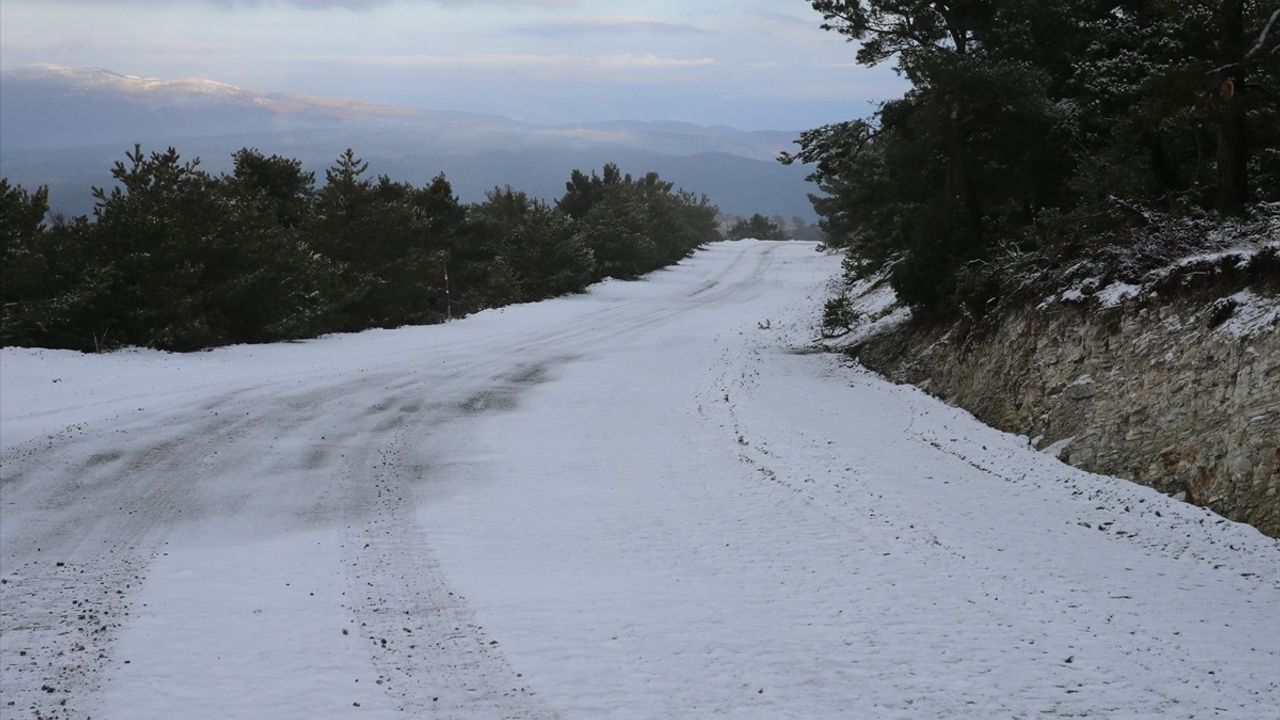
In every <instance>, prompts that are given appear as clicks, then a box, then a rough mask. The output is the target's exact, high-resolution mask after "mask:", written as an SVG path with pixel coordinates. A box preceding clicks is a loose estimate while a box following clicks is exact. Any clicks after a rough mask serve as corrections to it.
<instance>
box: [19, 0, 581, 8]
mask: <svg viewBox="0 0 1280 720" xmlns="http://www.w3.org/2000/svg"><path fill="white" fill-rule="evenodd" d="M6 1H7V2H13V3H15V4H22V3H26V4H32V5H93V6H95V7H102V6H103V5H106V4H108V3H104V2H103V1H102V0H6ZM580 2H581V0H111V2H110V3H109V4H112V5H117V6H134V7H137V6H177V5H212V6H214V7H222V8H228V9H231V8H246V7H270V6H286V7H294V8H301V9H303V10H330V9H334V8H338V9H344V10H371V9H373V8H375V7H381V6H385V5H397V4H398V5H435V6H437V7H478V6H489V7H572V6H576V5H578V4H579V3H580Z"/></svg>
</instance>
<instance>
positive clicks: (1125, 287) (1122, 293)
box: [1096, 280, 1142, 308]
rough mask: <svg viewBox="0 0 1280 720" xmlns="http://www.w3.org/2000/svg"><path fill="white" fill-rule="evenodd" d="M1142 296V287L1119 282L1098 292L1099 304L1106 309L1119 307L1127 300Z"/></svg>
mask: <svg viewBox="0 0 1280 720" xmlns="http://www.w3.org/2000/svg"><path fill="white" fill-rule="evenodd" d="M1141 294H1142V286H1141V285H1132V284H1130V283H1127V282H1123V281H1120V280H1117V281H1115V282H1113V283H1111V284H1110V285H1108V286H1106V287H1104V288H1102V290H1100V291H1098V294H1097V296H1096V297H1097V298H1098V303H1099V304H1100V305H1101V306H1102V307H1104V308H1113V307H1118V306H1119V305H1120V304H1121V303H1123V302H1124V301H1125V300H1129V299H1130V298H1135V297H1138V296H1139V295H1141Z"/></svg>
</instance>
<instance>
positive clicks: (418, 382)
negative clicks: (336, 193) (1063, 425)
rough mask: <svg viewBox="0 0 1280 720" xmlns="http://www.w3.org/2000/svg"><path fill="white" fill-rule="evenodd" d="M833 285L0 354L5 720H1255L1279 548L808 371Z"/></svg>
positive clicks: (753, 276)
mask: <svg viewBox="0 0 1280 720" xmlns="http://www.w3.org/2000/svg"><path fill="white" fill-rule="evenodd" d="M838 272H839V259H838V258H837V257H834V256H829V255H823V254H820V253H816V252H814V251H813V246H812V245H810V244H807V243H766V242H739V243H724V244H717V245H714V246H712V247H710V248H708V249H706V250H704V251H702V252H700V253H698V254H697V255H695V256H694V257H693V258H691V259H689V260H688V261H686V262H684V263H682V264H681V265H680V266H678V267H676V268H674V269H672V270H669V271H665V272H660V273H657V274H655V275H653V276H651V277H649V278H648V279H646V280H644V281H640V282H609V283H605V284H602V285H599V286H596V287H595V288H593V289H592V291H591V292H589V293H587V294H585V295H580V296H574V297H569V298H563V299H558V300H552V301H547V302H543V303H537V304H531V305H524V306H517V307H512V308H507V309H505V310H502V311H490V312H486V313H482V314H480V315H478V316H475V317H471V318H468V319H466V320H464V321H460V322H455V323H451V324H449V325H445V326H435V327H424V328H403V329H400V330H390V331H375V332H367V333H359V334H353V335H338V336H331V337H326V338H321V339H318V340H314V341H310V342H305V343H293V344H281V345H272V346H244V347H232V348H225V349H220V350H216V351H212V352H207V353H199V354H193V355H169V354H164V353H155V352H149V351H131V352H125V353H115V354H111V355H105V356H90V355H79V354H74V353H63V352H50V351H38V350H14V349H10V350H4V351H3V352H0V393H2V394H3V399H4V402H3V403H2V404H0V441H2V444H3V448H4V454H3V462H4V466H3V477H4V480H3V484H0V519H2V522H0V579H4V580H5V582H4V584H0V601H2V602H0V631H2V632H0V695H2V696H3V698H4V702H5V703H8V702H13V703H14V705H13V706H12V707H11V708H6V709H5V710H4V711H3V713H4V715H5V716H6V717H8V716H9V713H10V711H11V710H12V712H14V713H15V717H16V716H19V715H18V714H19V713H20V714H22V715H25V716H31V715H33V714H34V713H33V712H32V709H33V708H34V709H35V710H40V711H42V712H45V713H46V714H50V715H52V714H53V712H54V711H58V712H65V713H67V714H68V715H72V716H75V717H83V716H85V715H91V716H93V717H95V718H131V719H132V718H171V717H182V718H192V719H193V720H194V719H198V718H220V719H221V718H228V719H230V718H311V717H345V716H351V717H374V718H378V717H387V718H389V717H450V718H464V719H465V718H477V719H481V718H484V719H487V718H497V717H508V718H544V717H545V718H552V717H559V718H564V719H566V720H571V719H574V718H583V719H584V720H585V719H588V718H590V719H596V718H602V719H608V718H616V719H631V718H657V717H711V716H725V717H737V718H848V717H869V718H872V717H873V718H938V717H1010V718H1014V717H1053V716H1058V717H1062V716H1067V717H1086V716H1091V717H1124V718H1203V717H1225V718H1261V717H1268V716H1272V715H1274V709H1275V707H1276V706H1277V705H1278V704H1280V545H1278V544H1277V542H1276V541H1275V540H1272V539H1268V538H1266V537H1263V536H1262V535H1261V534H1260V533H1258V532H1257V531H1256V530H1254V529H1253V528H1250V527H1247V526H1244V525H1239V524H1236V523H1231V522H1227V521H1225V520H1223V519H1221V518H1219V517H1217V516H1214V515H1212V514H1210V513H1208V512H1207V511H1205V510H1202V509H1199V508H1195V507H1192V506H1189V505H1185V504H1182V503H1178V502H1175V501H1174V500H1172V499H1170V498H1166V497H1164V496H1161V495H1159V494H1158V493H1155V492H1154V491H1151V490H1149V489H1146V488H1143V487H1140V486H1137V485H1133V484H1131V483H1128V482H1125V481H1121V480H1117V479H1113V478H1107V477H1102V476H1097V475H1091V474H1089V473H1085V472H1083V471H1080V470H1077V469H1074V468H1071V467H1068V466H1066V465H1063V464H1061V463H1060V462H1058V461H1057V460H1056V459H1055V458H1053V457H1051V456H1048V455H1046V454H1042V453H1039V452H1037V451H1036V450H1035V449H1034V448H1031V447H1029V446H1028V443H1027V440H1026V438H1021V437H1015V436H1011V435H1007V434H1003V433H999V432H997V431H995V430H992V429H990V428H987V427H985V426H983V425H981V424H980V423H978V422H977V421H975V420H974V419H973V418H972V417H971V416H969V415H968V414H967V413H964V412H963V411H960V410H957V409H955V408H952V407H949V406H947V405H945V404H942V403H940V402H939V401H937V400H935V399H933V398H930V397H929V396H927V395H926V394H924V393H923V392H920V391H918V390H916V389H914V388H911V387H909V386H895V385H892V384H890V383H888V382H886V381H884V380H883V379H882V378H880V377H878V376H876V375H874V374H872V373H870V372H868V371H866V370H864V369H862V368H861V367H859V366H857V365H853V364H849V363H848V362H847V361H845V360H843V359H842V358H841V356H838V355H831V354H820V353H812V352H807V351H805V350H806V349H807V348H809V347H810V343H811V342H812V340H813V338H814V337H815V336H816V328H815V323H816V321H817V319H818V315H819V313H820V308H821V303H822V300H823V299H824V297H825V296H826V291H827V287H828V283H829V282H830V280H831V278H832V277H834V276H835V275H836V274H837V273H838ZM889 307H890V306H888V305H886V306H885V307H884V308H882V311H883V310H888V308H889ZM891 312H892V311H890V314H891ZM764 320H769V321H770V322H768V323H767V324H766V323H764V322H763V321H764ZM55 380H56V382H55ZM58 563H61V565H59V564H58ZM78 648H83V649H78ZM42 687H48V688H51V690H42V689H41V688H42ZM63 700H66V702H67V705H65V706H63V705H60V702H61V701H63ZM357 704H358V705H357Z"/></svg>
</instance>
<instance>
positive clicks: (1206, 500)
mask: <svg viewBox="0 0 1280 720" xmlns="http://www.w3.org/2000/svg"><path fill="white" fill-rule="evenodd" d="M1252 287H1253V289H1252V290H1245V291H1242V290H1241V287H1240V286H1235V287H1224V286H1223V285H1222V284H1221V283H1216V284H1215V286H1214V287H1202V288H1199V289H1197V290H1194V291H1183V292H1179V293H1176V297H1173V298H1171V297H1170V293H1168V292H1161V293H1145V294H1136V295H1135V296H1131V297H1130V296H1126V295H1125V294H1121V295H1120V296H1118V297H1117V298H1115V299H1113V300H1112V301H1111V302H1106V301H1103V302H1099V301H1098V300H1097V299H1096V298H1093V297H1089V296H1080V295H1079V294H1076V295H1075V296H1074V297H1072V298H1068V299H1072V300H1075V301H1074V302H1053V303H1045V304H1041V305H1040V306H1038V307H1037V306H1030V307H1025V308H1023V309H1021V310H1017V311H1014V312H1010V313H1007V314H1005V315H1003V316H1001V317H1000V318H998V319H996V320H995V321H994V322H992V323H989V324H988V326H987V327H985V328H984V329H982V330H973V331H968V332H966V331H965V330H964V329H963V327H962V326H960V325H954V326H950V327H941V328H939V327H934V328H921V327H912V326H903V327H900V328H897V329H895V330H892V331H890V332H887V333H881V334H879V335H876V336H873V337H871V338H870V339H867V340H864V341H862V342H861V343H859V344H858V345H857V346H855V347H854V348H852V351H853V352H854V354H856V355H857V356H858V357H859V359H861V361H862V362H863V363H864V364H866V365H867V366H868V367H870V368H872V369H875V370H877V371H879V372H881V373H883V374H885V375H887V376H888V377H890V378H891V379H894V380H896V381H899V382H910V383H913V384H916V385H919V386H921V387H923V388H924V389H926V390H928V391H929V392H932V393H934V394H936V395H938V396H940V397H942V398H943V399H945V400H947V401H949V402H951V403H954V404H956V405H958V406H960V407H963V408H965V409H967V410H969V411H970V412H972V413H973V414H974V415H975V416H977V417H978V418H979V419H981V420H982V421H984V422H986V423H988V424H990V425H994V426H996V427H998V428H1001V429H1003V430H1006V431H1009V432H1016V433H1020V434H1025V435H1027V436H1029V437H1031V438H1032V439H1033V442H1034V443H1035V444H1036V446H1037V447H1040V448H1044V449H1047V450H1051V451H1055V452H1057V453H1058V454H1059V457H1061V458H1062V459H1063V460H1065V461H1066V462H1068V463H1071V464H1072V465H1076V466H1078V467H1081V468H1084V469H1087V470H1091V471H1094V472H1099V473H1105V474H1109V475H1116V476H1119V477H1124V478H1128V479H1131V480H1134V481H1136V482H1139V483H1143V484H1145V485H1149V486H1152V487H1154V488H1156V489H1158V490H1161V491H1163V492H1166V493H1169V494H1175V495H1176V494H1178V493H1185V497H1186V499H1187V500H1188V501H1190V502H1193V503H1196V504H1198V505H1203V506H1206V507H1209V508H1210V509H1212V510H1214V511H1215V512H1218V513H1220V514H1222V515H1224V516H1226V517H1228V518H1231V519H1233V520H1239V521H1242V522H1247V523H1250V524H1252V525H1254V526H1256V527H1257V528H1259V529H1260V530H1261V531H1262V532H1264V533H1266V534H1268V535H1271V536H1273V537H1280V327H1278V325H1280V313H1278V312H1277V311H1276V307H1277V299H1276V298H1277V296H1280V288H1277V287H1276V285H1275V284H1274V283H1271V282H1267V283H1263V287H1258V286H1257V285H1256V284H1254V285H1253V286H1252ZM1108 305H1111V306H1110V307H1108Z"/></svg>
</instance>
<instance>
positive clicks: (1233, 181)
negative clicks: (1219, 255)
mask: <svg viewBox="0 0 1280 720" xmlns="http://www.w3.org/2000/svg"><path fill="white" fill-rule="evenodd" d="M1221 29H1222V42H1221V44H1220V46H1219V47H1220V55H1219V57H1218V62H1219V67H1220V68H1221V69H1220V70H1219V71H1218V82H1219V86H1218V96H1219V97H1220V98H1221V100H1222V103H1223V108H1222V119H1221V121H1220V122H1219V124H1218V158H1217V159H1218V203H1217V204H1218V210H1219V211H1220V212H1223V213H1228V214H1232V215H1239V214H1241V213H1243V212H1244V206H1245V203H1246V202H1248V200H1249V145H1248V127H1247V125H1246V120H1245V68H1244V65H1242V64H1241V62H1240V60H1241V58H1242V56H1243V52H1244V47H1243V43H1244V2H1243V0H1223V3H1222V15H1221Z"/></svg>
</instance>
